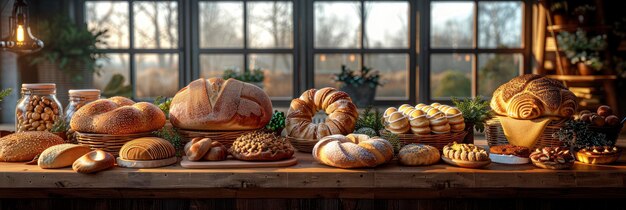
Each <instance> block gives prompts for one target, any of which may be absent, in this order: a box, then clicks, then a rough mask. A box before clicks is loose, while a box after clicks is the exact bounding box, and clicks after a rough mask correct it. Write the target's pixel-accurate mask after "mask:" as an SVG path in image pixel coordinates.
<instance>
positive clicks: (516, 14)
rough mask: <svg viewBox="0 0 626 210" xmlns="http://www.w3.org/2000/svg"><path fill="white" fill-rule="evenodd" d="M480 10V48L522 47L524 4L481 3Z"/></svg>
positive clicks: (479, 4)
mask: <svg viewBox="0 0 626 210" xmlns="http://www.w3.org/2000/svg"><path fill="white" fill-rule="evenodd" d="M478 9H479V11H478V14H479V16H478V24H479V26H478V41H479V42H478V44H479V46H480V47H488V48H510V47H516V48H519V47H522V2H479V3H478Z"/></svg>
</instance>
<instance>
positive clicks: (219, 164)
mask: <svg viewBox="0 0 626 210" xmlns="http://www.w3.org/2000/svg"><path fill="white" fill-rule="evenodd" d="M297 163H298V160H297V159H296V157H295V156H294V157H291V158H290V159H286V160H280V161H242V160H236V159H233V158H232V157H229V158H228V160H224V161H189V160H187V156H185V157H183V160H182V161H180V166H182V167H183V168H208V169H216V168H273V167H287V166H292V165H295V164H297Z"/></svg>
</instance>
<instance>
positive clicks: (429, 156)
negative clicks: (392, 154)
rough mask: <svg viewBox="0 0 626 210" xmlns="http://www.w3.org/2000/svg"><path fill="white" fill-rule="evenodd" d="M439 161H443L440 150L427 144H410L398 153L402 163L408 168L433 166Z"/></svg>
mask: <svg viewBox="0 0 626 210" xmlns="http://www.w3.org/2000/svg"><path fill="white" fill-rule="evenodd" d="M439 159H441V156H440V154H439V150H438V149H437V148H435V147H433V146H430V145H425V144H409V145H406V146H404V147H402V149H400V152H398V160H399V161H400V163H402V164H403V165H408V166H423V165H432V164H435V163H437V162H439Z"/></svg>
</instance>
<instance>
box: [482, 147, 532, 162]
mask: <svg viewBox="0 0 626 210" xmlns="http://www.w3.org/2000/svg"><path fill="white" fill-rule="evenodd" d="M529 156H530V149H528V147H523V146H515V145H510V144H506V145H497V146H492V147H490V148H489V158H490V159H491V161H493V162H495V163H502V164H527V163H529V162H530V159H529V158H528V157H529Z"/></svg>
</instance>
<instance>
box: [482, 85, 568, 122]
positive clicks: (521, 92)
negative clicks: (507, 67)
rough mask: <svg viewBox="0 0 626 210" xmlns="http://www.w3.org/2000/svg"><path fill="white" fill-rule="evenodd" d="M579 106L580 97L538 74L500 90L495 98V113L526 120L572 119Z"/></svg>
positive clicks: (494, 95)
mask: <svg viewBox="0 0 626 210" xmlns="http://www.w3.org/2000/svg"><path fill="white" fill-rule="evenodd" d="M577 106H578V102H577V99H576V96H575V95H574V93H572V92H571V91H569V90H568V89H567V87H565V85H563V83H561V82H560V81H558V80H554V79H550V78H547V77H544V76H541V75H534V74H526V75H522V76H519V77H516V78H513V79H511V81H509V82H507V83H504V84H503V85H501V86H500V87H498V89H496V91H495V92H494V93H493V97H492V98H491V109H493V111H494V112H495V113H497V114H498V115H503V116H508V117H511V118H515V119H522V120H531V119H535V118H538V117H543V116H556V117H569V116H571V115H572V114H574V112H575V111H576V108H577Z"/></svg>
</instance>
